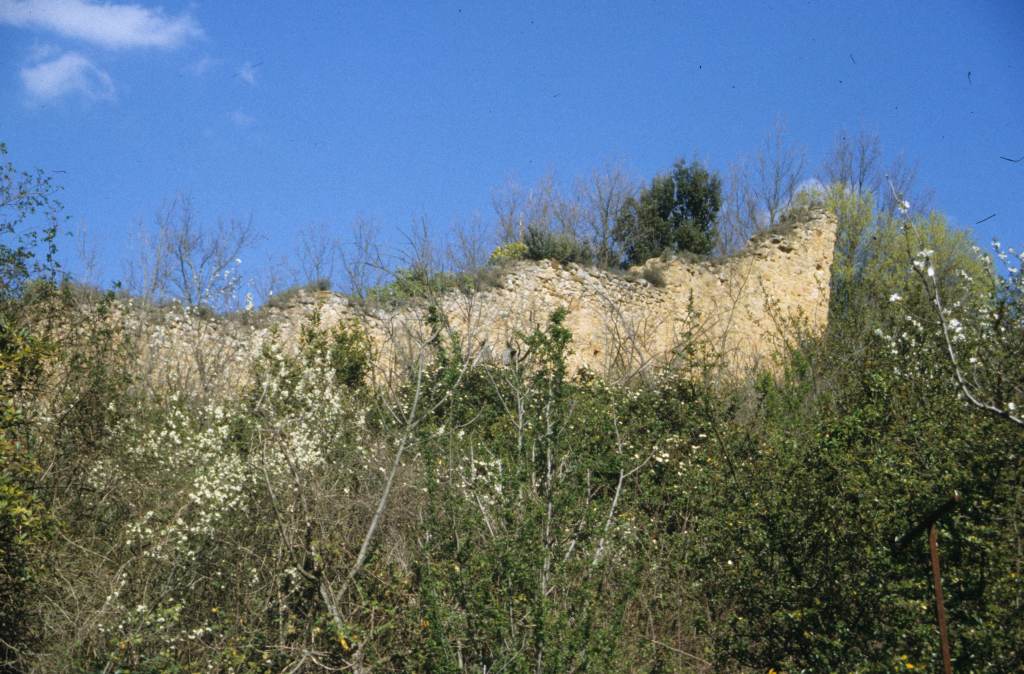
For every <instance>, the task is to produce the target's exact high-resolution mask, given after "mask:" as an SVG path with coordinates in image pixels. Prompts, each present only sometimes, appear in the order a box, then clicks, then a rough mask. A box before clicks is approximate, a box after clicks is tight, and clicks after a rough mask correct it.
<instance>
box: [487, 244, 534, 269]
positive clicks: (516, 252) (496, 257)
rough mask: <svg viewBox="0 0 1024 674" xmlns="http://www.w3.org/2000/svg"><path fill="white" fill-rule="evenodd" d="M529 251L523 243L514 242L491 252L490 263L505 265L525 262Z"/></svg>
mask: <svg viewBox="0 0 1024 674" xmlns="http://www.w3.org/2000/svg"><path fill="white" fill-rule="evenodd" d="M528 251H529V249H528V248H527V247H526V244H525V243H523V242H522V241H513V242H512V243H505V244H502V245H500V246H498V247H497V248H495V249H494V251H493V252H491V257H490V263H491V264H503V263H505V262H515V261H516V260H525V259H526V257H527V253H528Z"/></svg>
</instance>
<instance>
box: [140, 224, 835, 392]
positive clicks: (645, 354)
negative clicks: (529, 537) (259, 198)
mask: <svg viewBox="0 0 1024 674" xmlns="http://www.w3.org/2000/svg"><path fill="white" fill-rule="evenodd" d="M835 236H836V221H835V218H834V217H833V216H832V215H830V214H828V213H825V212H816V213H813V214H812V215H810V216H809V217H808V218H807V219H806V221H804V222H799V223H796V224H793V225H791V226H790V227H788V228H787V229H786V230H785V231H780V232H779V233H765V234H761V235H759V236H758V237H755V238H754V239H753V240H752V241H751V242H750V244H749V245H748V246H747V248H746V249H745V250H744V251H742V252H741V253H739V254H737V255H735V256H732V257H730V258H726V259H722V260H714V261H701V262H687V261H685V260H683V259H679V258H677V259H671V260H661V259H653V260H650V261H648V262H647V263H646V264H645V265H643V266H642V267H638V268H635V269H633V270H630V272H629V273H615V272H609V271H602V270H597V269H590V268H584V267H580V266H577V265H572V264H570V265H559V264H558V263H554V262H518V263H515V264H513V265H512V266H511V267H510V268H509V269H508V270H507V274H506V275H505V276H504V277H503V279H502V281H501V283H500V285H499V287H496V288H492V289H488V290H483V291H479V292H476V293H473V294H469V295H467V294H463V293H459V292H451V293H447V294H445V295H443V296H441V297H438V298H433V300H432V301H433V302H435V303H436V304H438V305H439V306H441V307H442V308H443V310H444V313H445V314H446V315H447V317H448V320H449V322H450V326H451V329H453V330H457V331H458V332H459V333H460V335H461V337H462V342H463V344H464V345H465V348H466V350H467V355H469V356H470V357H474V358H481V359H496V360H502V359H508V358H510V357H512V354H511V351H512V349H513V348H514V347H513V346H512V345H513V344H514V335H515V334H516V332H527V331H529V330H531V329H532V328H533V327H535V326H537V325H542V324H543V323H544V322H545V321H546V320H547V318H548V316H550V314H551V313H552V312H553V311H554V310H556V309H558V308H559V307H565V308H566V309H568V311H569V313H568V318H567V320H566V325H567V327H568V328H569V329H570V330H571V331H572V334H573V342H572V355H571V357H570V364H571V366H572V367H574V368H579V367H582V366H585V367H587V368H589V369H591V370H594V371H596V372H598V373H603V374H608V375H612V376H628V375H631V374H635V373H637V372H642V371H644V370H646V369H650V368H653V367H655V366H657V365H659V364H663V363H666V362H668V361H671V360H672V359H674V358H678V357H680V356H682V355H683V354H685V353H687V352H688V350H690V349H701V350H702V352H703V353H705V354H713V356H714V357H715V358H717V359H718V360H719V362H720V363H721V364H722V365H723V366H724V367H725V369H726V370H730V371H739V370H744V369H747V368H748V367H750V366H752V365H754V364H756V363H757V362H759V361H763V360H764V359H765V358H766V357H768V356H770V355H771V354H772V353H773V352H775V351H776V349H777V347H778V345H779V343H780V342H779V339H780V338H781V336H782V335H784V334H786V333H787V331H788V330H790V329H791V327H792V326H793V325H794V322H796V323H798V324H799V325H800V326H801V327H802V328H804V329H809V330H812V331H813V330H820V329H821V328H823V327H824V325H825V321H826V319H827V315H828V301H829V281H830V276H829V270H830V267H831V264H832V255H833V248H834V244H835ZM647 279H651V280H654V281H655V282H656V284H652V283H651V282H649V281H648V280H647ZM314 309H319V311H320V312H321V317H322V321H323V322H324V323H325V324H327V325H331V324H334V323H336V322H338V321H342V320H344V321H355V322H358V323H359V324H361V325H363V326H365V328H366V329H367V332H368V333H369V334H370V336H371V338H372V339H373V341H374V343H375V346H376V348H377V351H378V354H379V358H380V366H381V367H380V368H379V369H380V370H381V372H382V373H386V372H387V371H389V370H392V369H396V368H400V366H401V364H402V363H403V362H408V360H409V359H410V358H413V357H415V354H417V353H418V352H421V351H422V346H423V344H424V343H425V341H426V339H427V336H428V335H427V331H426V327H425V323H424V318H425V314H426V303H425V302H421V303H413V304H411V305H409V306H405V307H402V308H400V309H393V310H385V309H379V308H378V309H374V310H369V309H366V308H363V307H359V306H356V305H354V304H352V303H350V302H349V300H348V299H347V298H345V297H344V296H342V295H338V294H334V293H311V294H306V295H301V296H299V297H298V298H297V299H296V300H295V301H294V302H293V303H292V304H290V305H289V306H287V307H285V308H279V309H270V310H264V311H262V312H260V314H261V315H260V316H259V317H258V318H259V320H258V321H256V322H255V324H253V325H250V326H242V325H238V324H236V323H232V322H231V321H225V320H223V319H221V320H219V321H218V322H216V324H211V323H210V322H207V323H203V322H202V321H200V320H199V319H196V318H188V317H184V318H182V317H179V318H177V319H176V320H168V321H164V322H163V324H162V325H160V326H157V327H155V328H154V329H153V330H152V331H149V332H150V337H149V342H150V348H149V350H148V352H149V358H148V360H149V362H150V364H151V367H152V369H153V374H155V375H157V376H158V378H160V379H164V380H166V381H167V383H168V384H172V380H173V379H178V380H181V379H182V377H187V376H189V375H188V373H189V372H191V373H192V375H193V376H199V375H200V372H201V371H203V372H205V373H206V374H205V375H204V376H208V375H209V374H210V372H211V369H212V370H213V371H214V372H215V371H216V369H217V368H223V367H225V366H230V367H231V369H232V370H236V369H237V371H238V372H240V373H243V372H244V371H245V369H246V368H245V365H246V363H247V362H249V361H250V360H251V358H252V357H254V355H255V354H256V353H258V350H259V348H260V344H262V343H263V341H264V340H265V339H266V338H267V337H268V336H269V335H270V333H271V331H275V332H277V333H278V334H279V335H280V337H281V341H282V342H284V343H285V344H286V345H287V344H289V343H291V344H294V343H295V342H296V340H297V335H298V330H299V328H300V326H301V325H302V323H303V321H305V320H306V318H307V317H308V315H309V314H310V312H312V311H313V310H314ZM204 358H205V359H206V360H208V361H209V362H207V363H200V362H198V361H199V360H201V359H204ZM218 362H220V363H223V364H218ZM171 375H173V376H171ZM239 377H240V379H244V375H242V374H240V375H239ZM177 385H179V386H180V385H183V382H182V383H179V384H177Z"/></svg>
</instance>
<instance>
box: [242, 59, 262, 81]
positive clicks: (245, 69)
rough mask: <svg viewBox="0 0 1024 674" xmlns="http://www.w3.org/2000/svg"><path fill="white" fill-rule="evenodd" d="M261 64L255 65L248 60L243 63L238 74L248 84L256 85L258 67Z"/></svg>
mask: <svg viewBox="0 0 1024 674" xmlns="http://www.w3.org/2000/svg"><path fill="white" fill-rule="evenodd" d="M259 65H260V64H259V63H257V64H255V65H254V64H252V63H249V62H248V61H246V62H245V63H243V64H242V69H241V70H239V71H238V76H239V77H240V78H241V79H242V81H243V82H245V83H246V84H248V85H250V86H256V68H257V67H259Z"/></svg>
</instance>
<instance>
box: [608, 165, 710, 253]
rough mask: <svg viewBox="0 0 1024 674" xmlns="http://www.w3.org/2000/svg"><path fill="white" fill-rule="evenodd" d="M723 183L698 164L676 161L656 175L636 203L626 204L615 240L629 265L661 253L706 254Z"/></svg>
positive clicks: (634, 199) (617, 225)
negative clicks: (668, 251)
mask: <svg viewBox="0 0 1024 674" xmlns="http://www.w3.org/2000/svg"><path fill="white" fill-rule="evenodd" d="M721 207H722V181H721V179H720V178H719V177H718V176H717V175H716V174H714V173H711V172H709V171H708V170H707V169H706V168H704V167H703V166H702V165H701V164H700V163H696V162H695V163H693V164H691V165H689V166H687V165H686V162H685V161H683V160H681V159H680V160H679V161H677V162H676V164H675V166H674V167H673V168H672V172H671V173H669V174H666V175H660V176H656V177H655V178H654V179H653V180H652V181H651V186H650V187H648V188H646V189H644V190H643V191H642V192H641V193H640V196H639V197H638V198H634V197H630V198H629V199H627V200H626V202H625V204H624V206H623V208H622V210H621V211H620V212H619V215H618V217H617V218H616V220H615V229H614V231H613V236H614V238H615V241H616V242H618V243H619V245H620V246H622V249H623V251H624V253H625V262H626V263H627V264H640V263H642V262H644V261H645V260H647V259H648V258H651V257H655V256H657V255H660V254H661V253H662V251H664V250H671V251H674V252H682V251H689V252H692V253H698V254H702V255H703V254H707V253H710V252H711V250H712V249H713V248H714V246H715V241H716V239H717V237H718V229H717V226H716V220H717V218H718V211H719V209H720V208H721Z"/></svg>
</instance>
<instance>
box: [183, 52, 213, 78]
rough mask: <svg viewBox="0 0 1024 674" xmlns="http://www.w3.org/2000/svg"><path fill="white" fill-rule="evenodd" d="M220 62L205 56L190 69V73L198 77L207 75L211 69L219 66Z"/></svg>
mask: <svg viewBox="0 0 1024 674" xmlns="http://www.w3.org/2000/svg"><path fill="white" fill-rule="evenodd" d="M218 63H219V61H217V59H214V58H210V57H209V56H204V57H203V58H201V59H199V60H198V61H196V62H195V63H193V64H192V65H190V66H189V67H188V70H189V72H191V73H192V74H193V75H195V76H197V77H201V76H203V75H205V74H206V73H207V72H208V71H209V70H210V69H211V68H213V67H214V66H215V65H217V64H218Z"/></svg>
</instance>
